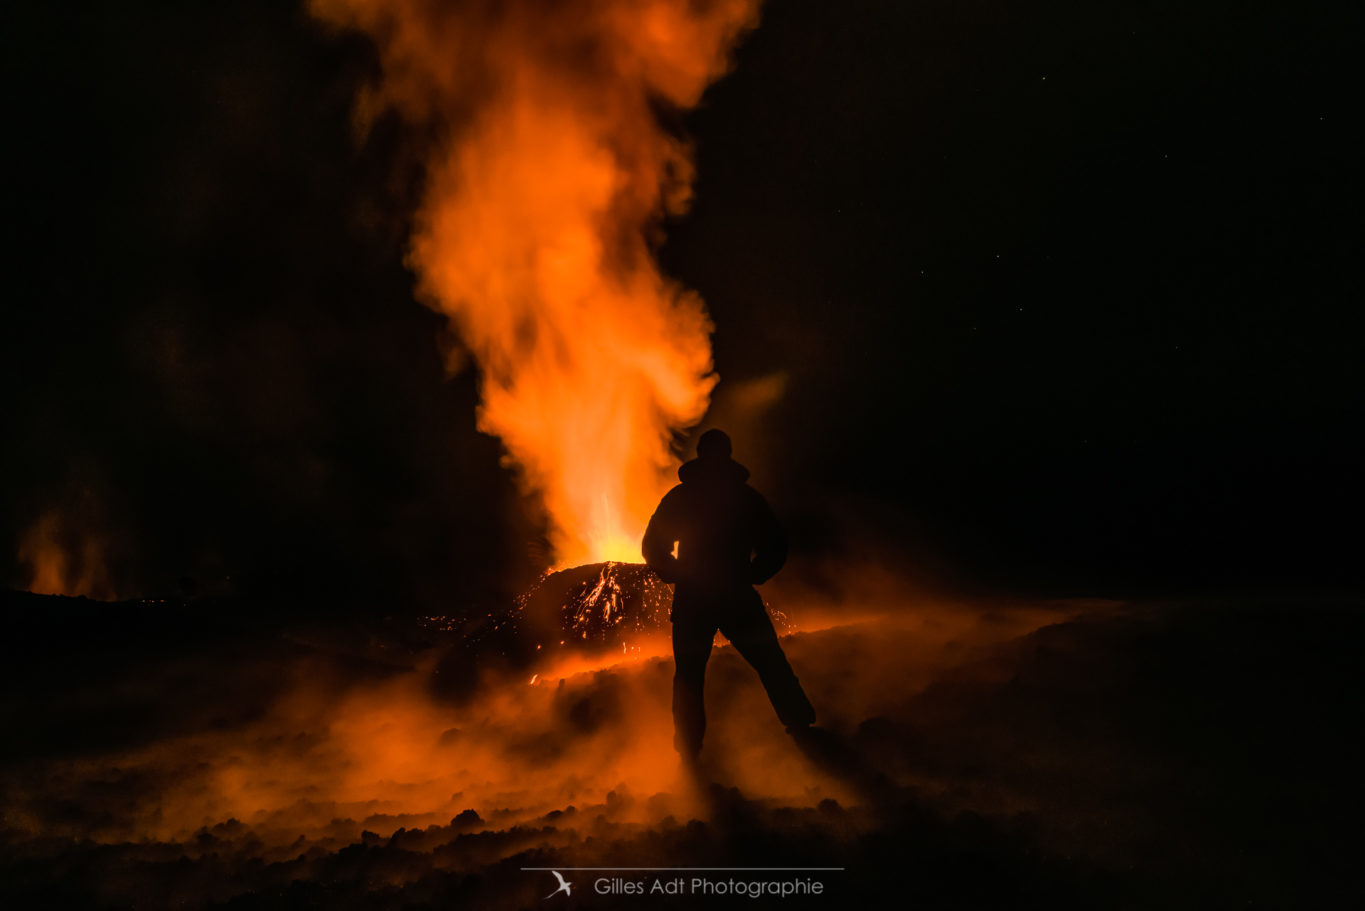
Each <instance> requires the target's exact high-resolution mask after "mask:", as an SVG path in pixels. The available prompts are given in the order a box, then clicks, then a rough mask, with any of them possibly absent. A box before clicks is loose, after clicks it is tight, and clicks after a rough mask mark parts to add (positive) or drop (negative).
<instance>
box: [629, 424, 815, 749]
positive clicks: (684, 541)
mask: <svg viewBox="0 0 1365 911" xmlns="http://www.w3.org/2000/svg"><path fill="white" fill-rule="evenodd" d="M748 478H749V469H747V468H745V467H744V466H743V465H740V464H739V463H738V462H735V461H734V460H733V459H731V458H730V438H729V437H728V436H726V435H725V433H724V432H722V431H720V430H708V431H707V432H706V433H704V434H702V437H701V440H700V441H699V442H698V443H697V458H695V459H693V460H692V461H690V462H687V463H685V464H684V465H683V466H682V467H681V468H679V469H678V479H679V480H680V481H682V483H681V484H679V485H678V486H676V487H674V488H673V489H672V490H670V491H669V492H668V493H667V494H665V495H664V498H663V500H662V501H661V502H660V503H659V508H658V509H656V510H655V511H654V515H653V517H652V518H650V520H649V527H648V528H647V529H646V530H645V539H644V544H643V546H642V547H641V550H642V551H643V552H644V557H645V562H647V563H648V564H649V565H650V566H651V567H652V568H653V569H654V571H655V572H656V573H658V574H659V577H660V578H661V579H663V580H664V581H665V582H671V583H673V585H674V591H673V610H672V612H671V613H670V614H669V619H671V620H672V621H673V664H674V673H673V727H674V736H673V745H674V746H675V747H676V748H677V750H678V752H679V753H681V754H682V755H683V757H684V758H685V759H689V760H690V759H695V758H696V756H697V754H698V753H699V752H700V751H701V741H702V735H703V734H704V733H705V731H706V709H705V707H704V705H703V699H702V691H703V683H704V680H705V677H706V662H707V659H708V658H710V657H711V642H712V640H713V639H714V638H715V634H716V630H718V629H719V630H720V631H721V632H722V633H723V634H724V635H725V638H726V639H729V640H730V643H731V644H732V645H734V647H735V650H736V651H738V652H739V653H740V655H742V656H743V657H744V659H745V660H746V661H748V662H749V663H750V664H751V665H753V667H754V670H756V671H758V676H759V679H761V680H762V681H763V686H764V688H765V689H766V690H767V691H768V698H769V699H771V700H772V703H773V708H775V709H776V710H777V717H778V718H779V719H781V721H782V723H783V724H785V725H787V727H788V728H789V729H801V728H805V727H808V726H809V725H811V724H812V723H814V721H815V709H814V708H812V706H811V704H810V700H809V699H807V698H806V694H805V692H804V691H802V689H801V684H800V682H799V681H798V680H797V679H796V674H794V673H792V669H791V665H790V664H788V663H787V656H786V655H784V654H782V646H781V645H779V644H778V642H777V633H776V632H775V631H774V630H773V624H772V621H771V620H769V619H768V611H767V609H766V608H765V607H764V606H763V599H762V598H760V597H759V595H758V591H757V590H756V589H755V588H754V586H755V585H761V584H763V583H764V582H766V581H768V580H769V579H770V578H772V577H773V576H774V575H776V574H777V571H778V570H779V569H781V568H782V564H783V563H784V562H786V559H787V542H786V540H785V538H784V537H783V535H782V530H781V529H780V528H778V525H777V518H776V517H775V516H774V515H773V512H772V510H771V509H770V508H769V507H768V503H767V501H766V500H764V499H763V497H762V496H761V495H760V494H759V492H758V491H756V490H754V489H753V488H752V487H750V486H749V485H748V484H747V483H745V482H746V481H747V480H748ZM675 545H676V546H677V550H676V556H675V551H674V546H675Z"/></svg>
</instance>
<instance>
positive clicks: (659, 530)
mask: <svg viewBox="0 0 1365 911" xmlns="http://www.w3.org/2000/svg"><path fill="white" fill-rule="evenodd" d="M676 489H677V488H674V490H676ZM673 499H674V498H673V491H669V492H668V493H667V494H665V495H664V498H663V500H661V501H660V503H659V508H658V509H656V510H654V515H652V516H650V517H649V526H648V527H647V528H645V538H644V541H642V542H641V544H640V553H642V554H643V555H644V558H645V562H646V563H648V564H649V568H650V569H652V570H654V572H656V573H658V575H659V578H660V579H662V580H664V581H665V582H667V583H668V584H670V585H672V584H673V583H674V582H677V581H678V558H677V557H675V556H673V545H674V543H675V542H676V541H677V540H678V537H677V531H676V529H675V527H674V522H673V518H672V513H673V512H674V504H673Z"/></svg>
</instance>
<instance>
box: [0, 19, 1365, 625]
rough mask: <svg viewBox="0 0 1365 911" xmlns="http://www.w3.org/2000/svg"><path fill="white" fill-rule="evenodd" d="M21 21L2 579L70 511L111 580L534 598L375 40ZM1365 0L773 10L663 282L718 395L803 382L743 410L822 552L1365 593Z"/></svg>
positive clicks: (526, 522)
mask: <svg viewBox="0 0 1365 911" xmlns="http://www.w3.org/2000/svg"><path fill="white" fill-rule="evenodd" d="M23 7H24V8H23V9H18V10H15V11H13V12H12V13H11V16H10V24H9V27H8V28H7V29H6V31H7V37H6V44H7V47H6V49H5V60H6V67H7V69H8V72H7V74H6V75H7V78H6V83H7V86H8V92H7V95H8V98H9V105H8V108H9V111H8V115H9V116H8V120H9V127H10V128H9V130H8V131H7V132H8V134H9V140H8V143H7V145H8V146H9V149H10V152H11V155H12V156H14V157H13V158H12V159H11V162H12V163H11V166H10V169H9V174H10V189H9V192H8V194H7V207H8V208H9V212H8V217H7V218H6V219H5V222H6V226H7V230H8V232H9V237H8V238H7V240H6V244H5V246H6V252H7V254H8V255H9V257H11V259H12V262H11V263H10V265H9V268H8V269H7V273H8V276H7V282H6V294H5V296H4V297H5V316H4V323H5V332H4V363H5V369H6V371H7V372H8V373H9V376H7V378H6V384H5V385H6V389H7V390H8V391H9V392H10V396H9V402H8V404H7V406H6V408H5V418H4V420H5V439H6V445H5V446H4V450H3V464H2V465H0V470H3V473H4V478H5V484H4V489H3V495H2V497H0V499H2V501H3V502H2V503H0V505H2V506H3V515H4V528H3V540H0V550H2V551H3V554H2V555H0V569H3V571H4V575H5V577H6V579H5V581H8V583H9V584H11V585H22V584H24V583H25V581H26V580H25V579H24V578H23V577H22V572H21V570H20V569H19V568H18V566H17V564H16V562H15V561H16V557H15V554H16V552H17V548H18V542H19V540H20V538H21V536H22V535H23V533H24V531H25V530H26V529H27V528H29V527H30V526H31V525H32V523H33V522H34V521H35V519H36V517H37V516H38V515H40V514H41V513H42V512H43V511H44V510H49V509H54V508H55V509H59V510H61V511H62V512H63V514H64V515H66V516H68V517H71V518H70V519H69V521H70V522H72V523H74V524H78V525H80V526H81V528H82V530H83V531H85V532H89V533H91V534H94V535H97V536H98V537H100V538H101V539H102V540H104V542H105V547H106V552H107V558H108V562H109V564H110V567H111V573H112V575H113V577H114V579H115V583H116V585H117V587H118V588H120V590H121V591H123V592H124V593H127V594H132V593H136V592H150V591H156V590H166V589H167V588H168V587H170V588H173V587H174V585H175V580H176V579H177V578H178V577H181V576H185V575H189V576H193V577H195V578H197V579H200V580H212V579H215V578H218V577H221V576H225V575H229V574H231V575H233V576H234V578H235V580H237V583H238V585H239V586H240V587H239V590H244V591H253V590H255V591H261V590H264V591H273V592H294V593H305V592H306V593H314V594H328V595H334V594H338V593H344V594H346V595H348V596H353V597H356V598H358V599H360V600H363V601H366V602H367V603H372V604H373V603H378V602H381V601H382V602H384V603H396V604H409V603H411V604H419V605H424V606H425V605H433V604H443V605H445V606H450V605H453V604H459V603H483V602H485V601H489V600H496V599H499V598H504V597H506V594H507V592H508V591H511V590H515V589H516V588H517V587H518V586H519V585H521V584H522V583H523V582H524V581H525V580H526V579H528V578H530V577H532V576H533V575H534V573H535V571H536V569H537V568H538V566H537V564H536V562H535V559H534V557H533V556H532V555H531V554H532V553H533V551H534V545H528V542H532V541H533V539H534V538H535V537H536V528H535V525H534V521H533V520H532V519H530V518H528V517H527V514H526V512H525V510H523V509H522V508H521V506H520V501H519V497H518V495H517V493H516V491H515V485H514V484H513V483H512V481H511V478H510V476H509V475H508V474H507V473H506V471H505V470H504V469H502V468H500V467H499V465H498V446H497V444H496V442H495V441H493V440H490V439H488V438H486V437H483V436H481V435H479V434H477V433H475V432H474V430H473V408H474V401H475V389H474V382H473V379H472V377H471V376H469V375H468V374H465V375H462V376H460V377H457V378H455V379H453V380H452V379H447V378H446V377H445V376H444V374H443V367H442V361H441V353H440V347H439V345H438V338H439V336H440V335H441V333H442V331H443V328H442V323H443V321H442V318H440V317H439V316H437V315H436V314H434V313H432V312H430V311H428V310H427V309H425V308H423V307H422V306H420V305H418V304H417V303H415V302H414V301H413V296H412V279H411V276H410V275H409V274H408V273H407V272H406V271H405V270H404V269H403V267H402V254H403V248H404V243H405V239H406V236H407V231H408V222H407V219H408V217H409V213H410V212H411V210H412V207H413V205H414V204H415V201H416V200H417V198H418V193H419V189H420V179H421V172H420V167H419V161H420V154H419V148H418V146H419V143H417V142H416V138H415V137H413V136H412V135H409V134H404V133H403V131H401V130H400V129H399V128H398V127H397V125H396V124H394V123H381V124H380V126H379V128H378V129H377V130H376V132H375V133H374V134H373V135H371V137H370V139H369V140H368V142H367V143H366V144H364V145H363V146H359V147H358V146H357V144H356V142H355V141H354V140H353V137H352V133H351V130H350V127H349V109H350V105H351V99H352V97H353V95H354V91H355V88H356V87H357V85H359V84H361V83H362V82H363V81H364V80H365V79H366V78H368V77H369V76H370V75H372V73H373V68H374V66H375V62H374V57H373V51H372V50H371V49H370V48H369V47H368V45H367V44H366V42H365V41H363V40H361V39H358V38H338V37H336V36H329V35H325V34H324V33H323V32H322V31H321V30H320V29H318V28H317V27H316V26H314V25H313V24H312V23H310V22H309V20H308V19H307V18H306V16H305V15H304V14H303V12H302V11H301V10H298V9H293V8H290V5H289V4H281V3H265V2H253V3H237V4H231V5H229V6H225V7H221V8H218V7H215V8H213V9H209V8H207V7H204V6H202V5H200V4H171V3H167V4H144V3H135V4H118V5H116V6H115V5H110V4H82V5H80V11H78V12H72V10H73V9H75V7H73V6H71V5H67V4H61V5H53V4H39V3H27V4H24V5H23ZM1348 16H1349V17H1352V19H1351V21H1348V18H1347V17H1348ZM1354 17H1355V14H1354V13H1350V12H1347V11H1346V5H1344V4H1341V5H1331V6H1329V5H1326V4H1315V3H1309V4H1246V3H1237V4H1233V3H1202V4H1182V3H1155V4H1154V3H1141V4H1139V3H1120V4H1105V5H1097V4H1092V3H1081V2H1051V3H1043V4H1025V5H1017V4H1016V5H1007V4H996V3H989V2H980V0H972V2H959V0H955V2H947V0H925V2H915V3H890V2H888V3H853V2H850V3H827V2H815V0H809V2H807V0H802V2H794V0H771V2H770V3H769V4H768V5H767V6H766V8H765V12H764V21H763V24H762V25H761V27H760V28H759V29H758V31H756V32H755V33H753V34H752V35H751V36H750V37H749V39H748V40H747V41H746V43H745V44H744V45H743V46H742V48H741V50H740V52H739V54H738V67H737V69H736V71H735V72H734V73H733V74H732V75H731V76H729V77H727V79H726V80H724V81H723V82H721V83H719V84H718V85H716V86H715V87H714V88H713V89H712V91H711V92H710V93H708V95H707V97H706V100H705V102H704V105H703V107H702V108H701V109H700V110H698V111H697V112H695V113H694V114H692V115H691V116H690V117H689V118H688V121H687V124H688V129H689V131H690V133H691V134H692V136H693V137H694V138H695V140H696V142H697V149H698V160H699V168H700V178H699V181H698V184H697V200H696V204H695V206H694V209H693V211H692V213H691V214H690V215H688V216H687V217H685V218H683V219H680V220H677V221H676V222H675V223H672V224H670V225H669V226H668V233H669V241H668V243H667V245H666V246H665V247H664V248H663V250H662V251H661V256H662V259H663V261H664V263H665V265H666V268H667V269H668V271H669V272H670V273H671V274H673V275H674V276H676V277H678V278H680V279H681V280H683V281H684V282H685V283H687V284H688V285H690V286H692V287H695V288H697V289H698V290H699V291H700V292H701V293H702V295H703V296H704V297H705V299H706V300H707V302H708V305H709V307H710V309H711V312H712V315H713V317H714V319H715V321H716V324H717V327H718V329H717V334H716V338H715V348H716V358H717V367H718V370H719V372H720V374H721V376H722V377H723V378H724V382H725V383H728V384H730V385H731V386H734V385H736V384H739V383H740V382H742V381H744V380H746V379H751V378H757V377H763V376H768V375H771V374H774V373H779V372H781V373H785V374H786V377H787V387H786V394H785V396H784V397H783V398H782V399H781V400H780V401H779V402H778V403H777V404H776V405H775V406H774V407H773V408H772V409H771V410H769V411H768V412H766V413H765V414H764V415H763V416H762V417H761V418H759V419H757V420H755V421H754V422H753V423H752V424H750V425H748V426H740V427H731V428H730V429H731V430H732V431H733V433H734V436H735V438H736V444H737V450H738V452H737V454H738V455H739V456H740V457H741V459H743V460H745V461H749V462H750V463H751V464H752V466H753V467H754V468H755V483H756V484H757V485H758V486H759V487H760V488H761V489H764V490H765V491H766V492H768V493H769V494H770V498H771V499H772V501H773V502H774V504H775V505H777V506H778V508H779V511H780V512H781V513H782V514H783V515H784V516H785V517H786V518H787V520H788V523H789V525H790V527H791V529H792V532H793V536H794V538H795V541H796V544H797V547H798V554H799V555H800V556H802V557H804V558H809V559H814V557H815V556H816V555H818V554H822V553H823V554H833V555H836V556H838V555H842V554H854V553H868V552H875V553H879V554H882V555H884V556H885V557H887V558H888V559H892V560H895V561H898V562H900V563H902V564H903V565H904V566H905V567H907V568H908V569H912V570H913V569H915V568H927V571H929V572H931V573H933V574H938V575H940V576H942V577H944V578H946V579H947V580H949V581H951V582H953V583H955V584H960V585H972V586H988V587H993V586H999V587H1004V588H1009V589H1018V590H1029V591H1048V592H1056V593H1080V592H1086V593H1090V592H1093V593H1107V592H1112V593H1126V592H1132V591H1139V590H1145V591H1182V590H1192V589H1210V588H1214V589H1219V588H1221V589H1237V590H1245V589H1254V588H1257V587H1262V586H1267V585H1273V586H1291V587H1302V588H1342V587H1347V586H1352V585H1355V584H1357V583H1358V582H1359V569H1358V564H1359V559H1358V551H1359V542H1360V535H1359V531H1358V528H1359V516H1360V515H1361V507H1362V505H1365V497H1362V486H1361V483H1360V480H1359V466H1360V464H1361V462H1362V454H1363V453H1362V445H1361V434H1360V426H1361V419H1362V417H1365V414H1362V412H1363V411H1365V408H1362V389H1365V377H1363V376H1362V372H1363V371H1362V366H1361V362H1362V358H1361V339H1362V332H1365V318H1362V307H1361V301H1362V299H1365V295H1362V274H1361V264H1360V252H1359V251H1360V245H1361V239H1362V230H1361V227H1362V226H1361V214H1360V213H1361V211H1362V209H1361V202H1362V199H1361V196H1362V194H1361V178H1360V167H1359V160H1360V154H1359V149H1360V144H1359V141H1358V134H1359V132H1360V131H1359V129H1358V118H1359V103H1358V100H1359V96H1358V92H1357V85H1358V84H1359V82H1360V79H1359V75H1360V74H1359V73H1358V69H1359V64H1358V63H1357V58H1358V56H1359V55H1358V53H1357V50H1358V49H1357V48H1356V46H1355V39H1356V36H1358V35H1359V34H1360V23H1359V22H1358V21H1355V18H1354ZM724 389H725V385H723V386H722V390H724ZM201 584H204V585H208V584H210V583H208V582H201Z"/></svg>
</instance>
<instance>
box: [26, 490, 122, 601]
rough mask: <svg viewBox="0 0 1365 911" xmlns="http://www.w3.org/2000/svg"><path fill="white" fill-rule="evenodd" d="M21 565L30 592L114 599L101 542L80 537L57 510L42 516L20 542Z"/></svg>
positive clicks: (88, 535)
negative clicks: (24, 571) (24, 569)
mask: <svg viewBox="0 0 1365 911" xmlns="http://www.w3.org/2000/svg"><path fill="white" fill-rule="evenodd" d="M19 562H20V564H21V565H23V566H24V567H25V568H26V569H27V570H28V581H27V583H26V585H25V587H26V588H27V589H28V590H29V591H31V592H36V593H37V594H40V595H85V596H86V597H90V598H112V597H114V593H113V590H112V588H111V587H110V585H109V578H108V574H107V573H106V571H105V559H104V546H103V544H102V542H101V540H100V539H99V538H98V537H96V536H94V535H92V534H80V533H77V532H76V529H75V527H74V526H73V525H72V523H70V522H69V521H67V520H66V519H65V518H64V516H63V515H62V513H60V512H58V511H56V510H50V511H48V512H45V513H43V514H42V515H41V516H39V517H38V520H37V521H36V522H34V523H33V525H31V526H30V527H29V529H28V531H27V532H25V533H24V536H23V537H22V538H21V539H20V541H19Z"/></svg>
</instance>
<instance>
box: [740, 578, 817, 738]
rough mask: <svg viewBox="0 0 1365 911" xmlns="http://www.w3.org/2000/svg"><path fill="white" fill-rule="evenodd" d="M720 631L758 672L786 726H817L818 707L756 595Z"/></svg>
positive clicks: (780, 718) (778, 714) (769, 697)
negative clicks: (814, 703)
mask: <svg viewBox="0 0 1365 911" xmlns="http://www.w3.org/2000/svg"><path fill="white" fill-rule="evenodd" d="M720 631H721V633H723V634H724V635H725V638H727V639H729V640H730V643H731V644H732V645H733V646H734V647H735V651H737V652H739V654H740V655H741V656H742V657H743V658H744V660H745V661H748V662H749V664H751V665H753V668H754V670H756V671H758V679H759V680H761V681H762V682H763V688H764V689H765V690H767V691H768V699H769V700H771V701H772V704H773V708H774V709H776V710H777V717H778V719H779V720H781V722H782V723H783V724H785V725H786V726H787V727H789V728H804V727H807V726H809V725H811V724H814V723H815V707H814V706H813V705H811V704H810V700H809V699H808V698H806V691H805V690H803V689H802V688H801V681H799V680H797V679H796V673H795V672H794V671H793V670H792V666H791V665H790V664H789V663H788V662H787V656H786V655H785V654H783V652H782V645H781V643H779V642H778V641H777V632H776V631H775V630H774V629H773V622H772V620H770V619H769V618H768V611H767V609H766V608H764V607H763V601H762V599H760V598H759V597H758V595H757V593H756V592H755V593H754V597H753V601H752V602H746V603H745V604H744V606H743V607H742V608H740V609H738V610H737V611H736V612H735V613H734V615H733V619H732V620H730V621H729V622H727V623H725V624H724V625H722V626H721V629H720Z"/></svg>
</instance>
